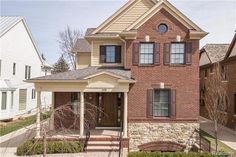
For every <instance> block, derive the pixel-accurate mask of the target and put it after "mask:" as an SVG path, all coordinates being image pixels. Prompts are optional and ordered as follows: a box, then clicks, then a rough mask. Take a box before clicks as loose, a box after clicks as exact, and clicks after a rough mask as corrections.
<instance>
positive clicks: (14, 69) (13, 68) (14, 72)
mask: <svg viewBox="0 0 236 157" xmlns="http://www.w3.org/2000/svg"><path fill="white" fill-rule="evenodd" d="M12 71H13V72H12V74H13V75H15V74H16V63H13V67H12Z"/></svg>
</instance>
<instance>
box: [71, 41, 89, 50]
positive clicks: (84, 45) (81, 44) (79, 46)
mask: <svg viewBox="0 0 236 157" xmlns="http://www.w3.org/2000/svg"><path fill="white" fill-rule="evenodd" d="M73 52H91V48H90V44H89V43H88V41H87V40H86V39H78V40H77V41H76V43H75V46H74V48H73Z"/></svg>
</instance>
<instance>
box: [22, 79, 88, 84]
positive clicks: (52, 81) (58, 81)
mask: <svg viewBox="0 0 236 157" xmlns="http://www.w3.org/2000/svg"><path fill="white" fill-rule="evenodd" d="M24 82H27V83H63V82H64V83H75V82H76V83H88V80H55V79H45V80H37V79H35V80H24Z"/></svg>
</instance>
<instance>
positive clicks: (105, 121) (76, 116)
mask: <svg viewBox="0 0 236 157" xmlns="http://www.w3.org/2000/svg"><path fill="white" fill-rule="evenodd" d="M53 98H54V101H53V102H54V112H53V114H54V115H53V116H54V117H53V119H51V120H52V121H51V123H52V124H51V128H50V129H51V130H57V131H58V132H60V131H64V132H71V133H72V134H78V135H79V136H80V137H81V138H83V137H85V135H86V132H87V131H90V132H91V136H93V135H95V134H96V136H105V135H106V134H107V135H108V136H112V135H114V136H118V137H119V135H118V133H119V132H122V135H123V137H125V138H126V137H127V133H125V132H127V128H125V127H127V125H125V124H124V123H127V120H125V119H127V93H121V92H85V93H84V92H83V93H82V92H53ZM125 99H126V100H125ZM125 112H126V113H125ZM71 133H70V134H71Z"/></svg>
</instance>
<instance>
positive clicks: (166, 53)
mask: <svg viewBox="0 0 236 157" xmlns="http://www.w3.org/2000/svg"><path fill="white" fill-rule="evenodd" d="M170 46H171V44H170V43H165V44H164V64H170Z"/></svg>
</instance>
